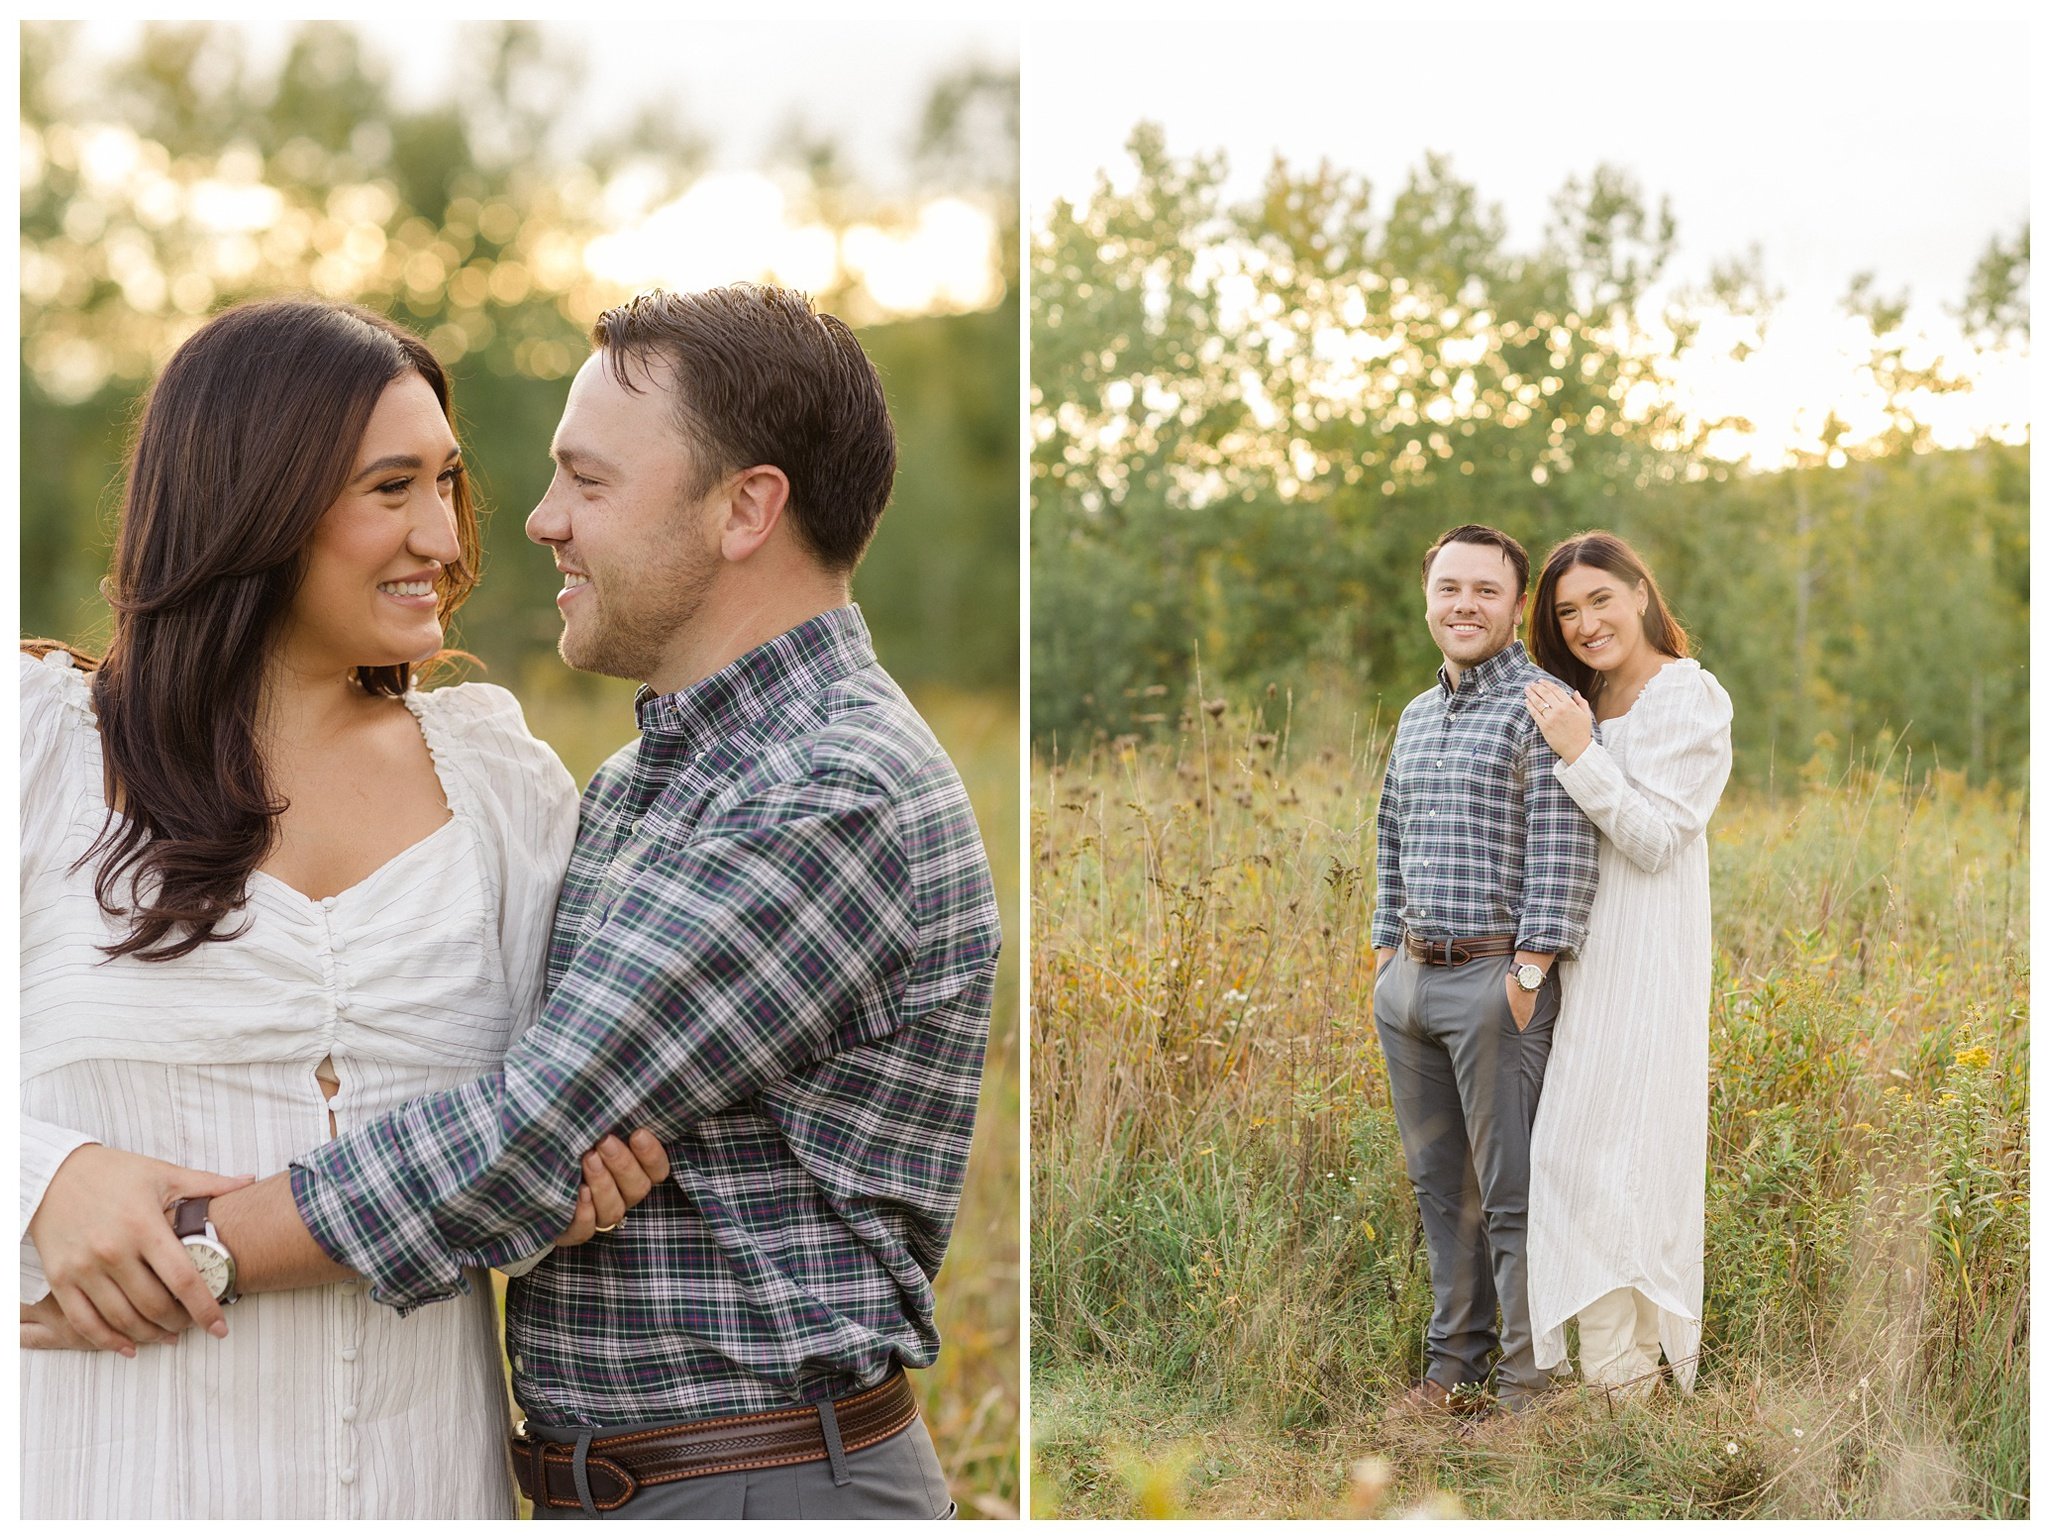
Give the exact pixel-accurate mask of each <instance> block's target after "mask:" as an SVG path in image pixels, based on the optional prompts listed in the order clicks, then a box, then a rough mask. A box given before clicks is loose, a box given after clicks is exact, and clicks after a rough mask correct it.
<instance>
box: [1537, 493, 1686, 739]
mask: <svg viewBox="0 0 2050 1540" xmlns="http://www.w3.org/2000/svg"><path fill="white" fill-rule="evenodd" d="M1574 567H1599V568H1600V569H1601V570H1602V571H1604V572H1607V573H1612V574H1613V575H1614V576H1616V577H1618V578H1620V579H1621V580H1622V581H1623V582H1624V583H1625V584H1626V585H1628V586H1629V587H1631V588H1633V589H1634V588H1635V587H1636V586H1637V585H1638V584H1639V583H1642V584H1643V585H1644V591H1645V592H1646V593H1647V594H1649V595H1650V596H1651V602H1650V603H1649V604H1647V605H1646V606H1645V607H1644V636H1645V640H1646V641H1648V642H1650V643H1651V645H1652V646H1654V647H1656V648H1657V649H1658V650H1659V651H1660V652H1662V653H1664V654H1666V656H1668V657H1672V658H1684V657H1686V656H1687V655H1688V653H1687V633H1686V632H1685V631H1684V630H1682V629H1681V626H1680V622H1679V621H1677V620H1675V619H1674V618H1673V612H1672V611H1671V610H1670V609H1668V608H1667V607H1666V598H1665V595H1664V594H1662V593H1660V592H1659V584H1658V579H1657V578H1655V577H1653V576H1652V575H1651V569H1650V568H1649V567H1647V566H1645V564H1644V558H1643V557H1641V556H1639V555H1638V554H1637V553H1636V552H1635V551H1633V550H1631V549H1630V542H1629V541H1627V540H1625V539H1624V538H1623V537H1622V536H1621V535H1612V534H1610V533H1609V532H1608V531H1607V530H1605V529H1590V530H1583V531H1582V532H1581V533H1579V534H1577V535H1572V536H1569V537H1568V538H1567V539H1565V540H1562V541H1560V542H1559V543H1558V544H1557V545H1555V546H1553V547H1552V549H1551V552H1550V553H1549V554H1548V555H1547V556H1546V557H1545V565H1544V570H1543V571H1541V572H1540V573H1539V574H1538V580H1537V592H1536V593H1534V594H1532V595H1531V600H1530V625H1529V627H1528V629H1527V630H1526V631H1525V633H1524V634H1525V635H1526V636H1528V637H1529V638H1530V654H1531V657H1532V658H1533V659H1534V660H1535V661H1536V663H1537V666H1538V667H1539V668H1541V669H1543V670H1544V671H1545V672H1546V673H1548V674H1550V675H1551V676H1552V677H1553V678H1555V679H1559V680H1563V681H1564V682H1565V683H1567V684H1569V685H1571V686H1572V687H1573V688H1574V689H1576V690H1578V691H1579V692H1580V693H1581V694H1582V695H1584V696H1586V697H1587V698H1588V699H1589V700H1593V699H1594V689H1595V685H1596V684H1597V683H1598V682H1599V681H1600V677H1601V676H1600V674H1599V673H1598V672H1597V671H1596V670H1595V669H1592V668H1589V667H1588V666H1587V665H1586V664H1585V663H1583V662H1581V661H1580V659H1578V658H1576V657H1574V656H1573V649H1572V648H1570V647H1568V646H1567V645H1566V633H1565V632H1564V631H1563V630H1561V629H1560V626H1559V617H1558V615H1557V613H1556V612H1555V610H1554V603H1555V600H1556V596H1557V594H1558V590H1559V579H1560V578H1561V577H1562V576H1564V575H1565V573H1566V572H1567V571H1568V570H1569V569H1571V568H1574Z"/></svg>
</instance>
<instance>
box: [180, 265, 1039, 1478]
mask: <svg viewBox="0 0 2050 1540" xmlns="http://www.w3.org/2000/svg"><path fill="white" fill-rule="evenodd" d="M594 340H595V341H596V343H597V351H595V352H594V353H593V354H592V355H591V357H590V358H589V359H588V360H586V362H585V364H584V366H583V368H582V369H581V370H580V371H579V372H578V374H577V377H576V379H575V380H574V381H573V382H572V384H571V387H570V393H569V401H568V404H567V406H566V407H565V409H564V412H563V417H562V422H561V424H560V426H559V427H558V428H557V430H556V436H555V443H554V446H553V458H554V460H555V464H556V473H555V478H554V480H553V482H552V483H551V484H550V486H549V488H548V491H547V494H546V495H545V496H544V497H543V498H542V500H541V502H540V504H539V505H538V506H537V507H536V508H535V509H534V511H533V513H532V514H531V515H530V516H529V518H528V520H527V533H528V536H529V537H530V538H531V539H533V540H535V541H536V542H538V543H540V544H542V545H545V546H547V547H548V548H549V549H550V551H551V552H552V554H553V556H554V559H555V564H556V566H557V568H558V569H559V570H560V571H561V572H562V574H563V579H564V582H563V588H562V591H561V593H560V594H558V595H557V598H556V604H557V607H558V608H559V609H560V611H561V617H562V628H563V629H562V640H561V651H562V656H563V658H564V659H565V661H567V662H568V663H570V664H571V666H573V667H576V668H581V669H588V670H592V671H595V672H599V673H605V674H613V675H619V676H623V677H626V678H632V679H638V680H640V681H642V688H641V691H640V693H639V695H638V697H637V698H636V700H635V703H634V711H635V716H636V719H637V723H638V726H639V729H640V732H639V736H638V738H637V739H636V740H635V741H634V742H633V743H631V744H629V745H628V746H627V747H626V748H624V749H622V750H620V751H619V753H617V754H615V755H614V756H613V757H612V758H611V759H610V760H609V761H607V763H606V764H605V765H604V767H603V768H601V769H600V770H599V772H598V773H597V775H596V776H595V777H593V779H592V781H591V784H590V786H589V787H588V788H587V789H586V790H585V793H584V800H583V806H582V812H581V820H580V825H579V829H578V833H577V842H576V848H575V851H574V852H573V854H572V855H571V858H570V864H569V871H568V874H567V875H566V876H565V878H564V880H563V885H562V891H561V896H560V901H559V903H558V906H557V909H556V915H555V928H554V933H553V938H552V942H551V945H550V950H549V960H548V995H547V1000H546V1003H545V1004H544V1006H543V1008H542V1013H541V1017H540V1020H539V1021H538V1022H537V1023H535V1024H534V1026H533V1027H532V1028H531V1029H530V1030H529V1031H528V1032H527V1033H526V1034H525V1035H524V1036H523V1037H521V1038H520V1039H519V1040H518V1041H517V1042H515V1043H514V1045H513V1047H512V1049H511V1050H510V1052H509V1053H508V1055H507V1057H506V1060H505V1063H504V1065H503V1067H502V1068H501V1069H499V1070H494V1071H492V1072H491V1073H490V1074H488V1075H485V1076H483V1077H481V1078H480V1079H477V1080H474V1081H471V1082H469V1083H468V1084H466V1085H463V1086H459V1087H457V1088H455V1089H453V1090H450V1091H445V1092H440V1093H437V1094H434V1095H431V1096H425V1097H420V1098H417V1099H415V1100H413V1101H410V1102H407V1103H404V1104H403V1105H401V1106H400V1107H398V1108H396V1109H395V1110H393V1111H392V1112H390V1113H387V1114H385V1115H384V1116H382V1117H380V1118H377V1119H375V1120H373V1121H371V1122H369V1123H367V1124H366V1125H365V1126H363V1127H362V1128H360V1129H357V1130H354V1131H352V1132H349V1133H346V1134H344V1135H342V1136H341V1137H340V1138H338V1139H335V1140H332V1141H330V1142H329V1143H326V1144H323V1145H321V1146H320V1147H318V1148H317V1149H315V1150H313V1151H310V1152H309V1153H308V1154H306V1155H305V1156H303V1157H301V1159H300V1160H298V1161H297V1162H295V1163H294V1164H293V1166H292V1169H291V1172H290V1174H289V1179H288V1178H287V1177H286V1176H282V1175H281V1176H277V1177H272V1178H270V1179H268V1180H266V1181H263V1182H259V1183H257V1184H255V1185H254V1186H252V1187H248V1188H244V1189H242V1190H240V1191H237V1192H231V1193H229V1194H227V1195H226V1196H225V1197H222V1198H217V1199H214V1200H212V1207H211V1221H212V1226H213V1228H212V1230H210V1231H209V1237H210V1238H211V1237H213V1236H214V1234H215V1233H216V1232H217V1234H218V1243H219V1245H220V1246H221V1247H222V1248H223V1249H224V1250H225V1251H226V1252H227V1253H228V1254H229V1255H230V1257H231V1258H232V1266H231V1269H230V1272H229V1277H230V1284H229V1290H230V1297H232V1293H233V1290H234V1288H235V1286H236V1284H237V1283H238V1282H239V1287H240V1290H241V1292H243V1293H254V1292H259V1291H263V1290H272V1289H286V1288H297V1287H302V1286H306V1285H309V1284H314V1283H321V1282H326V1281H329V1280H332V1279H336V1278H340V1277H344V1276H346V1275H347V1274H348V1273H350V1272H357V1273H361V1274H363V1275H364V1276H366V1277H367V1278H369V1279H370V1281H371V1297H372V1298H373V1299H374V1300H376V1301H377V1302H379V1303H381V1304H385V1305H390V1306H393V1307H395V1308H397V1309H398V1310H400V1311H401V1312H405V1311H409V1310H412V1309H416V1308H418V1307H419V1306H421V1305H425V1304H430V1303H432V1302H434V1301H436V1300H440V1299H445V1298H448V1297H450V1296H452V1295H454V1294H455V1293H457V1292H458V1291H461V1290H466V1289H467V1288H468V1284H467V1283H466V1282H465V1281H464V1279H463V1276H462V1273H463V1269H464V1268H465V1267H477V1266H485V1265H491V1266H497V1265H500V1264H504V1263H507V1262H510V1261H512V1260H513V1259H515V1258H519V1257H524V1256H526V1255H528V1254H530V1253H532V1252H535V1251H537V1250H540V1249H542V1248H544V1247H545V1246H546V1245H547V1244H548V1242H549V1240H550V1239H551V1238H552V1237H553V1236H554V1235H555V1234H556V1233H557V1232H558V1231H560V1230H561V1229H562V1228H563V1226H564V1223H565V1221H566V1220H567V1219H568V1218H569V1216H570V1214H571V1212H572V1210H573V1209H574V1207H575V1204H576V1195H577V1186H578V1182H579V1178H580V1174H581V1167H580V1165H579V1161H578V1153H579V1152H581V1151H583V1150H585V1149H587V1148H589V1147H590V1146H591V1145H592V1144H594V1143H595V1142H596V1141H597V1140H598V1139H599V1138H600V1137H602V1136H604V1135H605V1134H607V1133H609V1132H612V1131H614V1130H621V1131H623V1130H627V1129H634V1128H641V1127H646V1128H648V1129H651V1130H652V1131H653V1132H654V1133H655V1134H656V1135H657V1136H658V1137H659V1138H660V1140H661V1143H662V1147H663V1150H664V1151H665V1152H666V1154H667V1157H668V1165H669V1171H670V1177H669V1180H667V1181H666V1182H662V1183H661V1184H659V1185H658V1186H656V1187H655V1188H654V1190H653V1191H652V1192H651V1193H650V1194H649V1195H648V1196H647V1198H646V1199H645V1200H644V1201H643V1202H642V1203H641V1205H640V1206H639V1207H637V1208H635V1209H633V1211H632V1212H631V1213H630V1214H628V1215H627V1216H626V1217H625V1219H624V1220H623V1221H622V1222H621V1223H620V1224H618V1225H617V1226H615V1227H611V1228H609V1229H608V1231H607V1233H605V1234H603V1235H600V1236H598V1237H597V1238H596V1239H595V1240H594V1241H592V1242H591V1243H589V1244H586V1245H582V1246H578V1247H575V1248H572V1249H569V1250H558V1251H556V1252H554V1253H552V1254H551V1255H549V1256H548V1257H546V1258H545V1259H544V1260H542V1261H541V1262H540V1264H539V1265H538V1266H536V1267H534V1268H533V1270H532V1271H531V1272H528V1273H526V1274H525V1275H524V1276H521V1277H518V1278H515V1279H514V1280H513V1281H512V1284H511V1287H510V1289H509V1291H508V1295H507V1302H506V1336H507V1346H508V1350H509V1351H510V1353H511V1356H512V1369H513V1391H514V1395H515V1397H516V1398H517V1399H518V1401H519V1403H520V1405H521V1406H522V1407H523V1408H524V1409H525V1411H526V1413H527V1419H526V1421H525V1422H524V1423H523V1424H522V1429H521V1432H520V1433H519V1434H517V1435H516V1436H515V1438H514V1440H513V1447H512V1456H513V1465H514V1469H515V1472H516V1473H517V1475H518V1478H519V1481H520V1484H521V1486H522V1488H523V1489H524V1490H525V1491H526V1492H527V1494H528V1496H529V1497H530V1498H531V1499H532V1500H533V1502H534V1510H535V1517H537V1518H599V1517H621V1518H798V1517H803V1518H904V1519H930V1518H947V1517H951V1516H952V1503H951V1501H950V1499H949V1497H948V1492H947V1483H946V1478H945V1475H944V1474H943V1473H942V1471H941V1470H940V1467H939V1463H938V1460H937V1458H936V1456H935V1454H934V1451H933V1446H932V1440H931V1438H930V1437H929V1435H928V1434H927V1432H926V1429H925V1427H924V1425H923V1423H922V1422H921V1421H920V1420H919V1416H918V1409H917V1403H916V1401H915V1399H914V1398H913V1394H912V1392H911V1390H910V1388H909V1386H908V1384H907V1382H906V1380H905V1377H904V1374H903V1368H904V1366H905V1365H910V1366H912V1367H924V1366H926V1365H929V1364H931V1363H932V1362H933V1359H934V1357H935V1355H936V1354H937V1352H938V1349H939V1334H938V1331H937V1329H936V1328H935V1325H934V1319H933V1316H934V1298H933V1287H932V1286H933V1279H934V1276H935V1275H936V1274H937V1273H938V1271H939V1266H940V1260H941V1258H942V1256H943V1255H944V1254H945V1251H946V1248H947V1242H948V1239H949V1236H950V1234H951V1231H952V1226H953V1222H954V1216H955V1210H956V1206H957V1205H958V1203H959V1201H960V1196H961V1188H962V1183H963V1179H964V1176H965V1172H966V1167H967V1161H968V1152H969V1145H970V1141H971V1139H972V1136H973V1133H974V1124H975V1110H976V1100H977V1093H978V1090H979V1086H980V1080H981V1072H982V1059H983V1051H984V1047H985V1044H986V1041H987V1037H988V1032H989V1022H990V1010H991V1004H992V997H993V991H994V987H995V978H996V966H997V950H998V944H999V937H998V924H997V906H996V897H995V890H994V886H993V884H992V882H991V878H990V872H989V864H988V858H987V856H986V854H985V852H984V850H983V847H982V841H981V838H980V835H979V834H978V832H977V828H976V821H975V815H974V812H973V810H972V808H971V807H970V806H969V802H968V796H967V792H966V791H965V789H964V788H963V787H962V785H961V780H960V777H959V775H958V774H956V772H955V769H954V766H953V764H952V762H951V761H950V760H949V759H948V757H947V755H946V752H945V751H944V750H943V749H942V748H941V747H940V745H939V743H938V742H937V741H936V740H935V739H934V737H933V735H932V733H931V731H930V729H928V728H927V726H926V724H925V722H924V721H923V720H922V719H921V718H920V717H919V715H918V713H917V712H916V711H915V710H914V709H913V708H912V706H911V703H910V702H909V701H908V700H907V699H906V698H905V696H904V694H903V692H902V691H901V690H899V689H898V687H897V685H896V683H895V682H894V681H893V680H892V679H891V678H890V676H889V675H888V674H887V673H885V672H884V670H883V669H882V667H881V665H880V664H878V663H877V661H876V657H875V653H874V650H873V648H872V647H871V645H870V642H869V636H868V630H867V627H866V626H865V625H864V624H863V622H862V618H861V612H860V610H859V609H857V608H856V607H855V606H854V604H853V603H852V601H851V597H850V594H849V588H848V583H849V577H850V574H851V573H852V571H853V569H854V565H855V563H856V562H857V561H858V560H859V558H860V556H861V552H862V550H863V548H864V547H865V546H866V545H867V543H868V539H869V536H870V535H871V534H872V533H873V532H874V529H875V526H876V521H877V520H878V519H879V518H880V517H881V515H882V512H883V507H884V505H885V503H887V501H888V500H889V494H890V485H891V480H892V477H893V476H894V473H895V467H896V442H895V437H894V435H893V433H892V431H891V427H890V418H889V410H888V407H887V405H886V404H885V401H884V396H883V389H882V382H881V380H880V378H879V377H878V376H877V374H876V371H875V368H874V366H873V365H872V364H871V363H870V362H869V361H868V359H867V357H866V356H865V355H864V354H863V353H862V351H861V348H860V346H859V344H858V343H856V342H855V340H854V337H853V334H852V333H850V332H849V331H848V330H847V328H846V327H845V326H844V325H842V324H841V323H840V322H839V321H837V320H835V319H834V318H832V317H830V316H824V315H819V314H817V313H816V312H814V311H813V309H812V307H811V305H810V302H809V301H808V300H807V299H806V298H805V297H804V296H803V295H800V294H795V293H793V292H791V291H788V290H781V289H773V288H763V287H757V286H753V285H736V286H733V287H730V288H726V289H714V290H709V291H706V292H704V293H701V294H686V295H665V294H654V295H643V296H641V297H640V298H639V299H637V300H635V301H634V302H632V303H631V304H628V305H624V306H621V307H619V308H617V309H614V310H611V311H607V312H606V314H605V316H604V317H603V318H602V319H601V320H600V322H599V324H598V327H597V329H596V332H595V333H594ZM167 1281H168V1280H167ZM228 1314H229V1319H232V1315H233V1311H232V1305H231V1306H230V1308H229V1312H228ZM212 1319H213V1321H218V1320H219V1319H220V1317H219V1315H218V1313H216V1314H215V1315H214V1316H213V1318H212ZM209 1324H211V1322H209ZM174 1351H176V1350H175V1349H174ZM350 1415H352V1416H353V1415H354V1414H353V1411H352V1412H351V1413H350ZM431 1457H432V1452H431V1451H423V1458H431Z"/></svg>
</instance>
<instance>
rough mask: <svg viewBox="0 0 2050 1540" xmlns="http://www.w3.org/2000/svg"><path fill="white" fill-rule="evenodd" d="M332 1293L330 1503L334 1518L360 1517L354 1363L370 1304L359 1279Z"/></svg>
mask: <svg viewBox="0 0 2050 1540" xmlns="http://www.w3.org/2000/svg"><path fill="white" fill-rule="evenodd" d="M333 1295H334V1306H335V1308H334V1314H335V1333H334V1338H333V1340H335V1341H337V1342H339V1343H340V1344H341V1346H340V1347H338V1348H336V1349H335V1359H336V1362H335V1364H334V1366H333V1377H332V1379H331V1381H330V1386H331V1392H330V1393H331V1394H332V1395H333V1397H334V1400H333V1401H331V1402H330V1403H329V1405H331V1406H332V1405H339V1410H338V1411H337V1412H336V1414H335V1416H336V1420H335V1428H334V1448H335V1503H334V1506H335V1512H336V1515H337V1516H338V1517H341V1518H348V1519H360V1518H363V1517H364V1516H365V1515H364V1513H363V1498H362V1494H361V1492H360V1491H359V1490H358V1488H357V1485H356V1473H357V1465H358V1461H359V1460H360V1458H361V1454H362V1436H361V1434H359V1433H358V1431H357V1428H356V1412H357V1405H358V1403H357V1395H358V1393H359V1392H360V1391H361V1389H362V1383H363V1373H362V1370H361V1369H360V1368H359V1367H358V1362H359V1360H360V1359H361V1357H362V1345H363V1334H364V1329H365V1328H366V1327H367V1326H368V1325H369V1322H370V1306H369V1302H368V1301H367V1300H366V1299H365V1297H364V1287H363V1283H362V1281H361V1280H360V1279H351V1280H350V1281H349V1282H348V1283H345V1284H343V1285H342V1286H341V1287H340V1288H338V1289H335V1290H334V1291H333Z"/></svg>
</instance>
